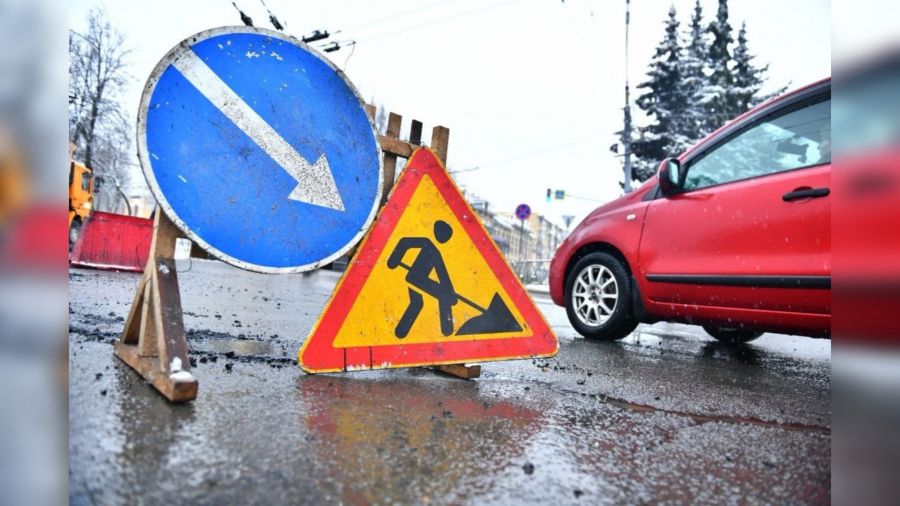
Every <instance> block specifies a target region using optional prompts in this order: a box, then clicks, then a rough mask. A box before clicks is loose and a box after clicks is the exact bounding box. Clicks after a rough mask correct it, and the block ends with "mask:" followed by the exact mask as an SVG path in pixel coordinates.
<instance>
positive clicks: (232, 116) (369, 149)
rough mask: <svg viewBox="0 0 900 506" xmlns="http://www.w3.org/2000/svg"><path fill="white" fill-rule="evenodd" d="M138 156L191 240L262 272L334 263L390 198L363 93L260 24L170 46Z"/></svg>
mask: <svg viewBox="0 0 900 506" xmlns="http://www.w3.org/2000/svg"><path fill="white" fill-rule="evenodd" d="M138 155H139V158H140V161H141V166H142V168H143V171H144V175H145V176H146V178H147V182H148V183H149V185H150V188H151V190H152V191H153V194H154V196H155V197H156V199H157V201H158V202H159V204H160V207H161V208H162V209H163V210H164V211H165V212H166V214H167V215H168V216H169V217H170V218H171V219H172V221H173V222H174V223H175V224H176V225H177V226H178V227H179V228H180V229H181V230H182V231H183V232H184V233H185V234H186V235H187V237H189V238H190V239H191V240H193V241H196V242H197V243H198V244H199V245H200V246H202V247H203V248H204V249H206V250H207V251H209V252H210V253H212V254H213V255H214V256H216V257H218V258H220V259H222V260H224V261H226V262H228V263H231V264H233V265H236V266H238V267H242V268H244V269H248V270H251V271H257V272H268V273H285V272H299V271H306V270H311V269H314V268H316V267H320V266H322V265H325V264H328V263H330V262H331V261H333V260H335V259H336V258H338V257H339V256H341V255H343V254H344V253H346V252H347V251H348V250H350V249H351V248H352V247H353V246H354V245H355V244H356V243H357V242H358V241H359V240H360V239H361V238H362V236H363V234H364V233H365V232H366V230H368V228H369V225H371V223H372V220H373V219H374V217H375V213H376V211H377V210H378V204H379V202H380V200H381V185H382V164H381V152H380V149H379V145H378V140H377V135H376V133H375V130H374V128H373V126H372V122H371V120H370V119H369V117H368V116H367V115H366V112H365V108H364V103H363V101H362V99H361V98H360V96H359V93H358V92H357V91H356V89H355V88H354V87H353V85H352V84H351V83H350V81H349V80H348V79H347V78H346V76H344V74H343V72H341V71H340V70H338V69H337V68H335V67H334V66H333V65H332V64H331V63H330V62H329V61H328V60H326V59H325V58H323V57H322V56H321V55H320V54H318V53H317V52H316V51H314V50H313V49H310V48H309V47H307V46H306V45H305V44H303V43H302V42H300V41H299V40H297V39H295V38H293V37H290V36H288V35H285V34H283V33H280V32H274V31H271V30H266V29H261V28H252V27H223V28H216V29H212V30H207V31H203V32H200V33H198V34H196V35H193V36H191V37H188V38H187V39H185V40H184V41H182V42H181V43H180V44H178V45H177V46H175V47H174V48H173V49H172V50H171V51H169V53H168V54H166V55H165V57H163V59H162V60H161V61H160V62H159V64H157V66H156V68H155V69H154V70H153V73H152V74H151V75H150V78H149V79H148V81H147V85H146V86H145V88H144V93H143V96H142V98H141V105H140V109H139V112H138Z"/></svg>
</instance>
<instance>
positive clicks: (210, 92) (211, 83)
mask: <svg viewBox="0 0 900 506" xmlns="http://www.w3.org/2000/svg"><path fill="white" fill-rule="evenodd" d="M172 65H173V66H174V67H175V68H176V69H178V71H179V72H181V75H183V76H184V78H185V79H187V80H188V82H190V83H191V84H192V85H193V86H194V87H195V88H197V91H199V92H200V93H201V94H203V96H204V97H206V98H207V100H209V101H210V102H212V104H213V105H214V106H215V107H216V108H217V109H218V110H220V111H222V114H224V115H225V116H226V117H227V118H228V119H230V120H231V121H232V122H233V123H234V124H235V125H236V126H237V127H238V128H240V129H241V130H242V131H243V132H244V133H245V134H247V136H248V137H250V139H252V140H253V142H255V143H256V145H257V146H259V147H260V148H262V150H263V151H265V152H266V154H267V155H269V156H270V157H271V158H272V160H274V161H275V163H277V164H278V165H280V166H281V167H282V168H283V169H284V170H285V171H287V173H288V174H290V175H291V177H293V178H294V179H295V180H296V181H297V187H296V188H294V190H293V191H292V192H291V194H290V195H288V199H290V200H296V201H298V202H304V203H307V204H312V205H314V206H320V207H327V208H329V209H334V210H337V211H343V210H344V201H343V200H342V199H341V194H340V193H339V192H338V189H337V185H336V184H335V182H334V176H332V174H331V167H330V166H329V165H328V160H327V159H326V158H325V155H324V154H322V155H321V156H320V157H319V159H318V160H316V163H315V164H310V163H309V162H308V161H307V160H306V159H305V158H303V156H302V155H301V154H300V153H298V152H297V151H296V150H295V149H294V148H293V147H292V146H291V145H290V144H288V142H287V141H285V140H284V138H283V137H281V136H280V135H278V132H276V131H275V130H274V129H273V128H272V127H271V126H269V124H268V123H266V121H265V120H264V119H262V117H260V115H259V114H257V113H256V111H254V110H253V109H252V108H251V107H250V106H249V105H248V104H247V103H246V102H244V100H243V99H241V97H239V96H238V94H237V93H235V92H234V90H232V89H231V88H230V87H228V85H227V84H225V82H224V81H222V79H221V78H219V76H217V75H216V73H215V72H213V70H212V69H211V68H209V66H207V65H206V63H204V62H203V60H201V59H200V57H199V56H197V55H196V53H194V52H193V51H191V50H188V51H185V52H184V53H182V55H181V56H180V57H178V58H176V59H175V61H173V62H172Z"/></svg>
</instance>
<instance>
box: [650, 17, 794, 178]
mask: <svg viewBox="0 0 900 506" xmlns="http://www.w3.org/2000/svg"><path fill="white" fill-rule="evenodd" d="M678 27H679V23H678V19H677V16H676V13H675V8H674V6H673V7H671V8H670V9H669V16H668V18H667V20H666V22H665V34H664V36H663V39H662V41H661V42H660V43H659V45H658V46H657V48H656V51H655V52H654V55H653V58H652V59H651V61H650V64H649V68H648V71H647V80H646V81H644V82H642V83H641V84H640V85H638V89H639V90H641V91H642V94H641V95H640V96H639V97H638V98H637V100H636V104H637V106H638V108H640V109H641V110H642V111H643V113H644V115H645V116H646V119H647V121H648V122H649V123H648V124H646V125H645V126H642V127H637V128H636V131H637V135H636V137H637V138H636V139H634V140H632V151H633V153H634V157H635V159H634V163H633V170H634V178H635V179H637V180H640V181H645V180H647V179H648V178H650V177H652V176H653V174H655V173H656V170H657V168H658V166H659V162H660V161H661V160H662V159H664V158H666V157H670V156H678V155H680V154H681V153H683V152H684V151H685V150H686V149H687V148H689V147H690V146H692V145H693V144H695V143H696V142H697V141H698V140H700V139H701V138H703V137H704V136H706V135H707V134H709V133H710V132H712V131H713V130H715V129H717V128H719V127H720V126H722V125H724V124H725V123H726V122H728V121H730V120H732V119H733V118H735V117H736V116H738V115H739V114H741V113H743V112H745V111H747V110H748V109H750V108H751V107H753V106H755V105H757V104H759V103H760V102H762V101H763V100H765V99H767V98H769V97H772V96H774V95H778V94H781V93H783V92H784V88H781V89H779V90H775V91H774V92H773V93H771V94H768V95H761V94H760V90H761V89H762V86H763V84H764V83H765V73H766V71H767V69H768V65H766V66H762V67H757V66H756V65H755V64H754V62H753V60H754V58H755V57H754V56H753V55H752V54H751V53H750V51H749V49H748V42H747V27H746V23H744V24H742V26H741V29H740V31H739V32H738V36H737V41H734V39H733V38H732V28H731V25H730V23H729V21H728V1H727V0H719V8H718V11H717V13H716V19H715V20H714V21H713V22H712V23H710V24H709V25H704V22H703V9H702V7H701V6H700V1H699V0H697V1H696V2H695V4H694V9H693V14H692V16H691V20H690V24H689V25H688V26H687V28H686V30H685V32H684V33H683V34H681V33H679V29H678Z"/></svg>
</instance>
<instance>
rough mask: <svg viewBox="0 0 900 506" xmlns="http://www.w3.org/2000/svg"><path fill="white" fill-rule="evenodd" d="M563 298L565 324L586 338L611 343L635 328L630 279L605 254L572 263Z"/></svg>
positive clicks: (617, 263) (621, 266)
mask: <svg viewBox="0 0 900 506" xmlns="http://www.w3.org/2000/svg"><path fill="white" fill-rule="evenodd" d="M565 299H566V315H567V316H568V317H569V322H570V323H571V324H572V326H573V327H575V330H576V331H578V333H579V334H581V335H582V336H584V337H586V338H588V339H597V340H601V341H614V340H617V339H622V338H623V337H625V336H627V335H628V334H630V333H631V331H633V330H634V328H635V327H637V324H638V322H637V319H636V318H635V317H634V311H633V308H632V307H631V306H632V304H631V277H630V276H629V275H628V271H627V270H626V269H625V266H624V265H623V264H622V262H621V261H620V260H619V259H617V258H616V257H614V256H612V255H610V254H608V253H599V252H598V253H591V254H589V255H587V256H585V257H584V258H582V259H580V260H579V261H578V262H577V263H576V264H575V266H574V267H573V268H572V270H571V271H570V272H569V276H568V277H567V279H566V292H565Z"/></svg>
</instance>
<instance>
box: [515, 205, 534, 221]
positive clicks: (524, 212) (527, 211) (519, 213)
mask: <svg viewBox="0 0 900 506" xmlns="http://www.w3.org/2000/svg"><path fill="white" fill-rule="evenodd" d="M529 216H531V207H530V206H529V205H528V204H519V205H518V206H516V218H519V219H520V220H527V219H528V217H529Z"/></svg>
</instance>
